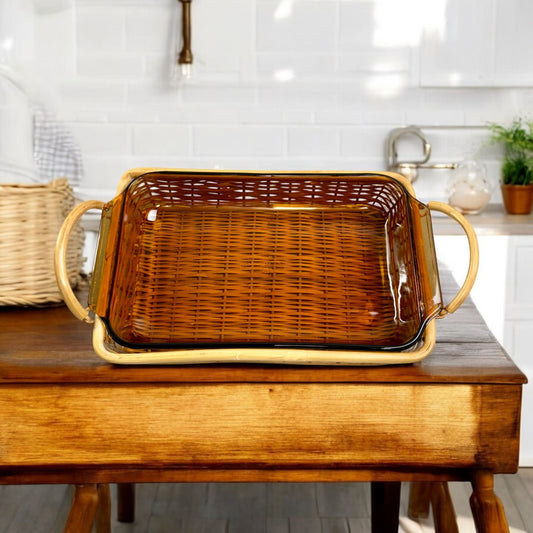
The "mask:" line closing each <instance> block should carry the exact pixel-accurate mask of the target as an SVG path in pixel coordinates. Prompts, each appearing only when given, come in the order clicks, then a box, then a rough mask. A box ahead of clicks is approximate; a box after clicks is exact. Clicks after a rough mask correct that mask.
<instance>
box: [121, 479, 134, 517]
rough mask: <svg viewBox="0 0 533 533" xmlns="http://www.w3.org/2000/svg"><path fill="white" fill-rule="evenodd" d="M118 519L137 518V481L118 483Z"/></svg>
mask: <svg viewBox="0 0 533 533" xmlns="http://www.w3.org/2000/svg"><path fill="white" fill-rule="evenodd" d="M117 519H118V521H119V522H133V521H134V520H135V483H118V484H117Z"/></svg>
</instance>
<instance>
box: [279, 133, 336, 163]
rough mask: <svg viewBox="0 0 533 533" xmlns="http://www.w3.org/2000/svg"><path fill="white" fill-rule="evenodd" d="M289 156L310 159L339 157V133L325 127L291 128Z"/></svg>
mask: <svg viewBox="0 0 533 533" xmlns="http://www.w3.org/2000/svg"><path fill="white" fill-rule="evenodd" d="M288 134H289V156H296V157H302V156H307V157H310V158H315V157H321V158H322V157H335V156H338V155H339V131H338V129H337V128H333V127H328V126H323V127H318V126H301V127H292V128H289V132H288Z"/></svg>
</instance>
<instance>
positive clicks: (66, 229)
mask: <svg viewBox="0 0 533 533" xmlns="http://www.w3.org/2000/svg"><path fill="white" fill-rule="evenodd" d="M104 205H105V204H104V202H99V201H97V200H88V201H87V202H82V203H81V204H79V205H77V206H76V207H75V208H74V209H73V210H72V211H71V212H70V213H69V215H68V216H67V218H66V219H65V221H64V222H63V225H62V226H61V229H60V230H59V234H58V236H57V242H56V249H55V254H54V268H55V273H56V279H57V284H58V286H59V290H60V291H61V294H62V295H63V299H64V300H65V303H66V304H67V307H68V308H69V309H70V310H71V312H72V314H73V315H74V316H75V317H76V318H79V319H80V320H83V321H84V322H88V323H89V324H92V323H93V322H94V320H93V319H92V318H91V316H90V314H89V308H86V307H83V306H82V305H81V303H80V301H79V300H78V299H77V298H76V295H75V294H74V291H73V290H72V288H71V286H70V283H69V280H68V273H67V261H66V257H67V247H68V241H69V238H70V234H71V233H72V230H73V229H74V226H75V225H76V222H78V220H79V219H80V218H81V217H82V215H84V214H85V213H86V212H87V211H89V210H91V209H100V210H101V209H103V207H104Z"/></svg>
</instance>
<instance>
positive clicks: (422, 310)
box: [89, 169, 477, 364]
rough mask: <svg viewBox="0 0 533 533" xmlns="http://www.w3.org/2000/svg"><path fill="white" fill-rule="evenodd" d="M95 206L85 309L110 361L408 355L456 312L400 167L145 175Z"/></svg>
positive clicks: (425, 220) (391, 358) (137, 173)
mask: <svg viewBox="0 0 533 533" xmlns="http://www.w3.org/2000/svg"><path fill="white" fill-rule="evenodd" d="M433 204H434V206H433V208H435V206H437V207H436V208H437V210H444V211H445V212H447V214H450V212H449V210H451V208H449V206H446V207H445V208H444V207H442V206H443V205H444V204H436V203H433ZM102 207H103V210H102V218H101V228H100V239H99V247H98V253H97V259H96V264H95V269H94V275H93V281H92V285H91V291H90V298H89V309H90V310H91V311H92V312H94V313H95V315H96V317H97V324H96V326H95V332H98V337H99V338H100V340H99V341H98V342H96V341H95V348H96V349H97V351H98V352H99V353H100V355H102V356H105V357H106V358H108V359H109V358H110V357H111V359H117V358H118V359H119V360H118V361H115V362H135V363H137V362H167V363H168V362H212V361H230V360H232V361H233V360H239V361H243V360H244V361H265V362H293V363H317V364H327V363H346V364H351V363H353V364H355V363H361V364H363V363H366V364H389V363H390V362H405V360H407V361H411V360H416V359H417V358H419V357H421V356H425V355H427V353H429V352H430V351H431V349H432V346H433V344H434V340H435V339H434V327H433V326H432V325H431V324H432V319H434V318H435V317H437V316H439V315H442V314H445V313H446V312H447V311H449V307H450V306H447V307H444V305H443V303H442V297H441V291H440V284H439V276H438V269H437V260H436V255H435V248H434V244H433V234H432V228H431V214H430V208H429V207H428V206H427V205H425V204H423V203H421V202H419V201H418V200H416V198H415V197H414V193H413V191H412V187H411V186H410V184H409V183H407V182H406V180H403V179H402V178H401V177H399V176H397V175H394V174H390V173H379V172H358V173H333V172H331V173H321V172H316V173H314V172H306V173H304V172H301V173H298V172H293V173H281V172H263V173H258V172H231V171H227V172H226V171H224V172H222V171H216V172H215V171H187V170H171V169H149V170H146V169H138V170H134V171H130V172H129V173H128V174H126V176H125V177H124V178H123V180H122V181H121V185H120V186H119V192H118V193H117V196H116V197H115V198H114V199H113V200H112V201H110V202H108V203H107V204H105V206H102ZM430 207H431V205H430ZM452 211H453V210H452ZM452 215H453V217H454V218H456V219H458V221H460V223H461V224H462V225H463V224H468V223H467V222H466V221H465V220H464V218H463V217H461V215H459V214H457V213H453V212H452ZM465 231H468V232H470V231H471V228H469V227H467V228H466V229H465ZM472 233H473V232H472ZM467 234H468V233H467ZM474 241H475V236H474ZM473 260H476V261H477V259H476V258H475V257H474V258H473ZM474 268H477V265H472V264H471V268H470V271H469V274H472V272H471V270H472V269H474ZM474 277H475V273H474ZM472 282H473V280H472ZM462 290H463V292H465V291H466V292H467V291H468V290H469V287H468V286H466V287H463V288H462ZM459 296H461V297H463V295H459ZM465 297H466V296H465ZM463 299H464V298H463ZM456 303H457V302H454V305H455V304H456ZM109 354H112V355H111V356H109ZM400 354H402V355H400Z"/></svg>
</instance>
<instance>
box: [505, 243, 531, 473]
mask: <svg viewBox="0 0 533 533" xmlns="http://www.w3.org/2000/svg"><path fill="white" fill-rule="evenodd" d="M532 274H533V236H512V237H510V238H509V247H508V252H507V276H506V278H505V286H506V299H505V321H504V332H503V345H504V347H505V349H506V350H507V351H508V352H509V354H510V355H511V356H512V358H513V359H514V361H515V362H516V364H517V365H518V366H519V367H520V368H521V370H522V371H523V372H524V373H525V374H526V375H527V376H528V378H529V380H530V381H532V382H533V277H532ZM523 394H524V396H523V401H522V435H521V440H522V442H521V449H520V463H521V464H522V465H523V466H532V465H533V415H532V412H533V383H529V384H528V385H526V386H525V387H524V393H523Z"/></svg>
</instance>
